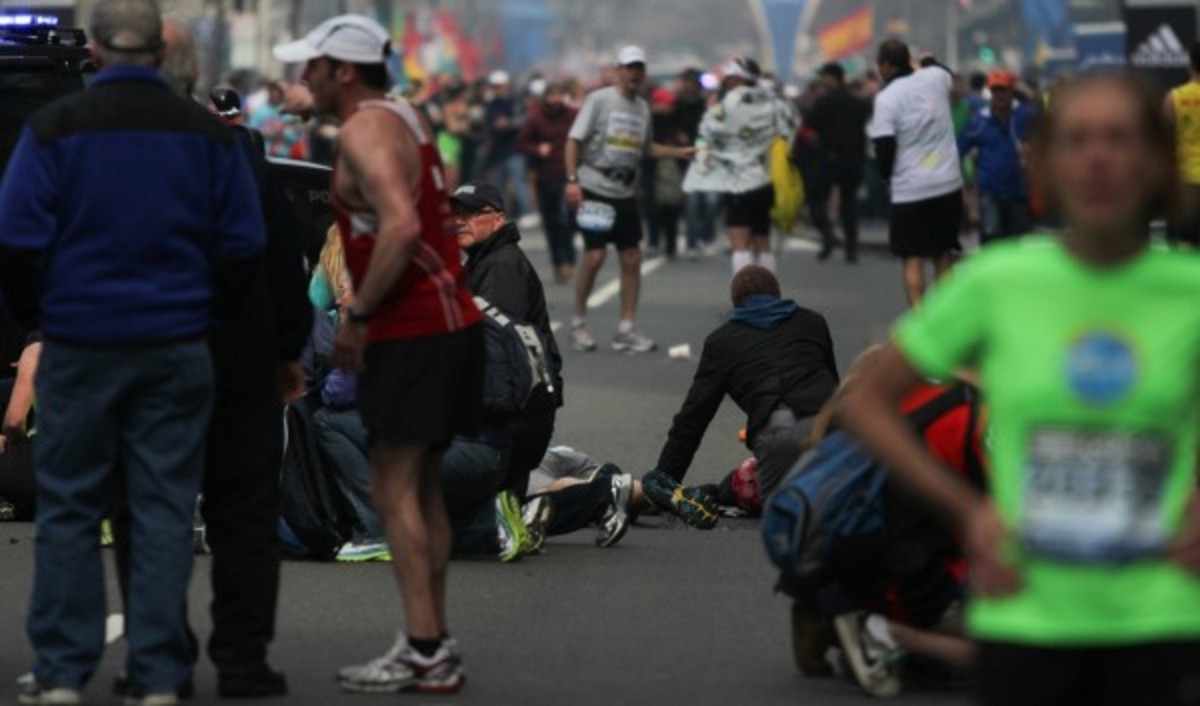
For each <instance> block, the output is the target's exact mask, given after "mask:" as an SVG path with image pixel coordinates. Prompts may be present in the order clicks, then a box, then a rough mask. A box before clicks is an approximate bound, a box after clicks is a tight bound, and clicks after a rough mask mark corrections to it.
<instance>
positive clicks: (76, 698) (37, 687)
mask: <svg viewBox="0 0 1200 706" xmlns="http://www.w3.org/2000/svg"><path fill="white" fill-rule="evenodd" d="M17 703H20V704H27V705H28V706H75V704H81V703H83V695H82V694H80V692H79V690H78V689H63V688H54V689H51V688H47V687H44V686H42V685H41V684H38V682H37V679H36V678H35V677H34V676H33V674H23V675H21V676H20V677H18V678H17Z"/></svg>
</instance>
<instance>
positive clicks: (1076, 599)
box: [839, 74, 1200, 706]
mask: <svg viewBox="0 0 1200 706" xmlns="http://www.w3.org/2000/svg"><path fill="white" fill-rule="evenodd" d="M1157 103H1158V101H1157V99H1156V96H1155V94H1154V92H1153V91H1151V90H1150V89H1149V88H1147V87H1145V86H1143V85H1142V84H1141V83H1140V82H1139V80H1137V79H1135V78H1132V77H1130V76H1126V75H1117V74H1099V75H1092V76H1087V77H1084V78H1081V79H1078V80H1077V81H1075V82H1073V83H1071V84H1069V85H1068V86H1066V87H1065V88H1064V90H1063V91H1062V93H1061V94H1060V95H1059V96H1058V97H1057V98H1056V101H1055V105H1054V106H1053V109H1052V110H1051V111H1050V112H1049V114H1048V116H1047V119H1046V120H1045V121H1044V123H1043V125H1042V134H1041V135H1040V136H1039V139H1038V141H1037V145H1036V149H1035V155H1034V156H1035V160H1036V161H1037V162H1038V167H1039V171H1040V173H1042V174H1045V175H1047V179H1046V182H1047V184H1048V185H1049V186H1050V188H1051V193H1050V194H1048V196H1049V198H1050V202H1051V203H1053V204H1055V205H1056V206H1057V208H1058V210H1059V212H1060V215H1061V217H1062V220H1063V222H1064V223H1065V225H1066V228H1065V231H1064V233H1063V234H1062V235H1061V236H1060V237H1057V238H1050V237H1040V238H1038V237H1035V238H1032V239H1030V240H1028V241H1026V242H1019V243H1011V244H1010V243H1005V244H1003V245H1001V246H999V247H996V248H995V249H991V250H989V251H988V252H984V253H982V254H980V255H978V256H977V257H975V258H973V259H972V260H971V261H969V262H967V263H965V264H963V265H962V266H961V267H960V268H959V269H958V270H957V271H956V272H955V273H954V274H953V275H952V276H951V277H950V278H948V279H947V280H945V281H944V282H943V283H941V284H939V285H938V287H937V288H936V289H935V290H934V292H933V293H932V295H931V296H930V297H929V298H928V299H927V300H926V301H925V302H924V303H923V304H922V306H921V307H920V308H919V309H917V310H916V311H914V312H912V313H910V314H909V315H907V316H906V317H905V318H904V319H902V320H901V321H900V323H899V324H898V326H897V327H896V331H895V338H894V342H893V345H892V346H891V347H890V348H889V349H888V350H887V351H886V352H885V353H884V354H883V355H882V361H881V363H880V364H879V365H878V366H876V367H875V368H873V369H872V370H871V371H870V373H869V374H868V375H866V376H865V377H864V379H863V380H862V381H861V382H860V384H858V385H856V386H854V387H853V388H852V389H850V390H848V391H847V393H846V394H845V395H844V396H843V398H842V401H841V403H840V405H839V421H840V423H841V424H842V426H844V427H845V428H847V429H849V430H850V431H851V432H853V433H855V434H857V435H858V436H860V437H861V438H862V439H863V441H864V442H866V443H867V444H868V445H869V446H870V447H871V448H872V449H873V450H874V451H875V452H876V453H877V454H878V455H879V457H880V458H881V459H882V460H883V461H884V462H885V464H886V465H887V466H888V467H889V468H891V469H893V470H894V472H895V473H896V474H897V476H899V477H900V478H901V479H902V480H904V481H906V482H908V483H909V485H910V486H911V487H912V488H913V489H914V490H915V491H917V492H918V493H920V494H921V495H923V496H924V497H925V498H926V499H927V500H929V501H930V502H931V503H933V504H934V505H935V506H937V507H938V508H940V509H941V510H943V511H944V512H945V513H946V515H947V516H948V517H949V518H950V519H951V520H953V522H954V523H955V524H956V526H957V528H958V529H959V530H960V531H961V533H962V536H963V541H964V545H965V547H966V550H967V553H968V556H969V559H970V563H971V584H972V592H973V596H972V600H971V603H970V606H969V610H968V627H969V630H970V633H971V635H972V636H973V637H974V638H975V639H976V640H977V641H978V643H979V647H980V649H979V693H980V700H981V702H982V703H984V704H989V705H990V704H1020V705H1021V706H1030V705H1038V704H1064V705H1066V704H1088V705H1089V706H1096V705H1098V704H1100V705H1103V704H1114V706H1115V705H1116V704H1122V705H1124V704H1135V703H1136V704H1156V705H1157V704H1195V703H1200V576H1198V574H1200V532H1198V529H1200V504H1198V503H1197V500H1196V496H1195V489H1196V451H1197V433H1198V432H1200V257H1198V256H1196V255H1193V254H1186V253H1178V252H1170V251H1167V250H1165V249H1163V248H1160V247H1157V246H1154V245H1152V244H1151V243H1150V239H1149V227H1150V221H1151V220H1152V219H1153V218H1157V217H1159V216H1160V215H1165V213H1166V212H1167V211H1168V210H1169V209H1170V208H1171V207H1172V206H1173V205H1174V202H1175V198H1176V194H1177V193H1178V192H1179V183H1178V171H1177V169H1176V164H1175V150H1174V137H1173V135H1172V132H1171V129H1170V127H1169V125H1167V123H1166V122H1165V121H1164V120H1163V117H1162V115H1161V113H1160V111H1159V107H1158V104H1157ZM961 367H973V368H976V369H977V370H978V371H979V374H980V379H981V383H982V388H983V391H984V394H985V397H986V398H987V399H988V403H989V407H990V417H989V422H988V423H989V428H988V434H989V439H990V454H989V455H990V458H991V462H992V464H991V466H992V468H991V477H990V479H989V480H990V496H989V497H986V498H985V497H983V496H981V495H980V494H979V493H977V492H976V491H975V490H973V489H971V488H970V487H969V486H968V485H967V484H966V483H964V482H962V481H960V480H958V479H957V478H956V477H955V476H954V475H953V474H950V473H947V472H944V471H943V469H941V468H940V467H939V466H938V464H937V463H936V462H935V461H934V460H933V458H932V457H930V456H929V454H928V452H926V451H925V449H924V447H923V446H922V445H921V444H920V443H919V441H918V439H917V437H916V436H915V435H914V434H913V432H912V431H911V429H909V428H908V427H907V426H906V425H905V424H904V422H903V420H902V419H901V418H900V417H899V416H898V415H897V414H896V412H895V411H894V410H895V409H896V408H897V405H896V401H897V400H899V399H900V397H901V396H902V395H903V394H904V393H905V392H906V391H907V390H909V389H910V388H912V387H913V386H915V385H916V384H918V383H919V382H920V381H921V380H922V379H924V378H926V377H930V378H942V379H945V378H948V377H949V376H950V375H951V374H952V373H953V372H954V371H955V370H956V369H959V368H961Z"/></svg>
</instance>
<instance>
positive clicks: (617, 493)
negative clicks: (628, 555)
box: [596, 473, 633, 548]
mask: <svg viewBox="0 0 1200 706" xmlns="http://www.w3.org/2000/svg"><path fill="white" fill-rule="evenodd" d="M632 499H633V476H631V475H629V474H628V473H622V474H620V475H615V476H613V477H612V507H611V508H610V509H609V511H608V514H606V515H605V516H604V520H603V521H602V522H601V523H600V532H599V534H597V535H596V546H597V547H601V548H607V547H611V546H613V545H615V544H616V543H617V542H619V541H621V538H622V537H624V536H625V531H626V530H627V529H629V503H630V501H631V500H632Z"/></svg>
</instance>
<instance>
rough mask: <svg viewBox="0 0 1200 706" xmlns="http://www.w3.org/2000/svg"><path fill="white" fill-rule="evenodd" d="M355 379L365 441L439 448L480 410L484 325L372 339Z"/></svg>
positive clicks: (473, 424) (472, 427) (469, 427)
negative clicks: (416, 336)
mask: <svg viewBox="0 0 1200 706" xmlns="http://www.w3.org/2000/svg"><path fill="white" fill-rule="evenodd" d="M365 358H366V361H365V362H366V371H365V372H364V373H363V374H362V376H360V378H359V382H358V408H359V412H360V413H361V414H362V419H363V424H364V425H365V426H366V428H367V440H368V444H369V445H371V446H374V444H376V443H382V444H385V445H389V446H409V445H416V446H425V447H430V448H438V449H443V448H445V447H447V446H449V445H450V440H451V439H452V438H453V437H454V436H455V435H456V434H473V433H475V432H476V430H477V429H478V427H479V418H480V414H481V412H482V409H483V370H484V360H485V357H484V350H483V327H482V326H473V327H471V328H469V329H467V330H465V331H455V332H453V333H446V334H441V335H437V336H427V337H424V338H412V339H403V340H390V341H379V342H376V343H372V344H371V345H369V346H368V347H367V351H366V356H365Z"/></svg>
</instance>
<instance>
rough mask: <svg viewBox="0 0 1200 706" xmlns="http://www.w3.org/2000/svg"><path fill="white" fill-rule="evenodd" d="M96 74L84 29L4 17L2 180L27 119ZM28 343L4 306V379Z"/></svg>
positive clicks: (0, 331)
mask: <svg viewBox="0 0 1200 706" xmlns="http://www.w3.org/2000/svg"><path fill="white" fill-rule="evenodd" d="M95 70H96V68H95V65H94V64H93V63H92V58H91V53H90V52H89V51H88V49H87V37H86V36H85V35H84V32H83V30H80V29H59V28H58V27H57V25H56V22H55V20H54V18H53V17H42V16H38V15H20V16H3V15H0V178H2V177H3V176H4V169H5V167H6V166H7V165H8V160H9V157H11V156H12V151H13V148H14V147H16V144H17V139H18V138H19V137H20V136H21V129H22V128H23V127H24V125H25V121H26V120H27V119H28V118H29V116H30V115H32V114H33V113H34V111H36V110H37V109H38V108H41V107H42V106H43V105H46V104H47V103H49V102H51V101H53V100H54V99H56V98H59V97H61V96H65V95H67V94H69V93H73V92H75V91H79V90H82V89H83V86H84V76H85V75H86V74H89V73H92V72H94V71H95ZM23 346H24V340H23V338H22V337H21V335H20V333H19V331H18V328H17V326H16V325H15V324H14V323H13V321H12V319H11V317H10V316H9V314H8V309H7V308H6V307H5V306H4V304H3V302H0V377H3V376H5V375H7V374H9V373H10V372H11V370H12V367H11V364H12V363H13V362H15V361H16V360H17V358H18V357H19V356H20V355H21V348H22V347H23Z"/></svg>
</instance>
